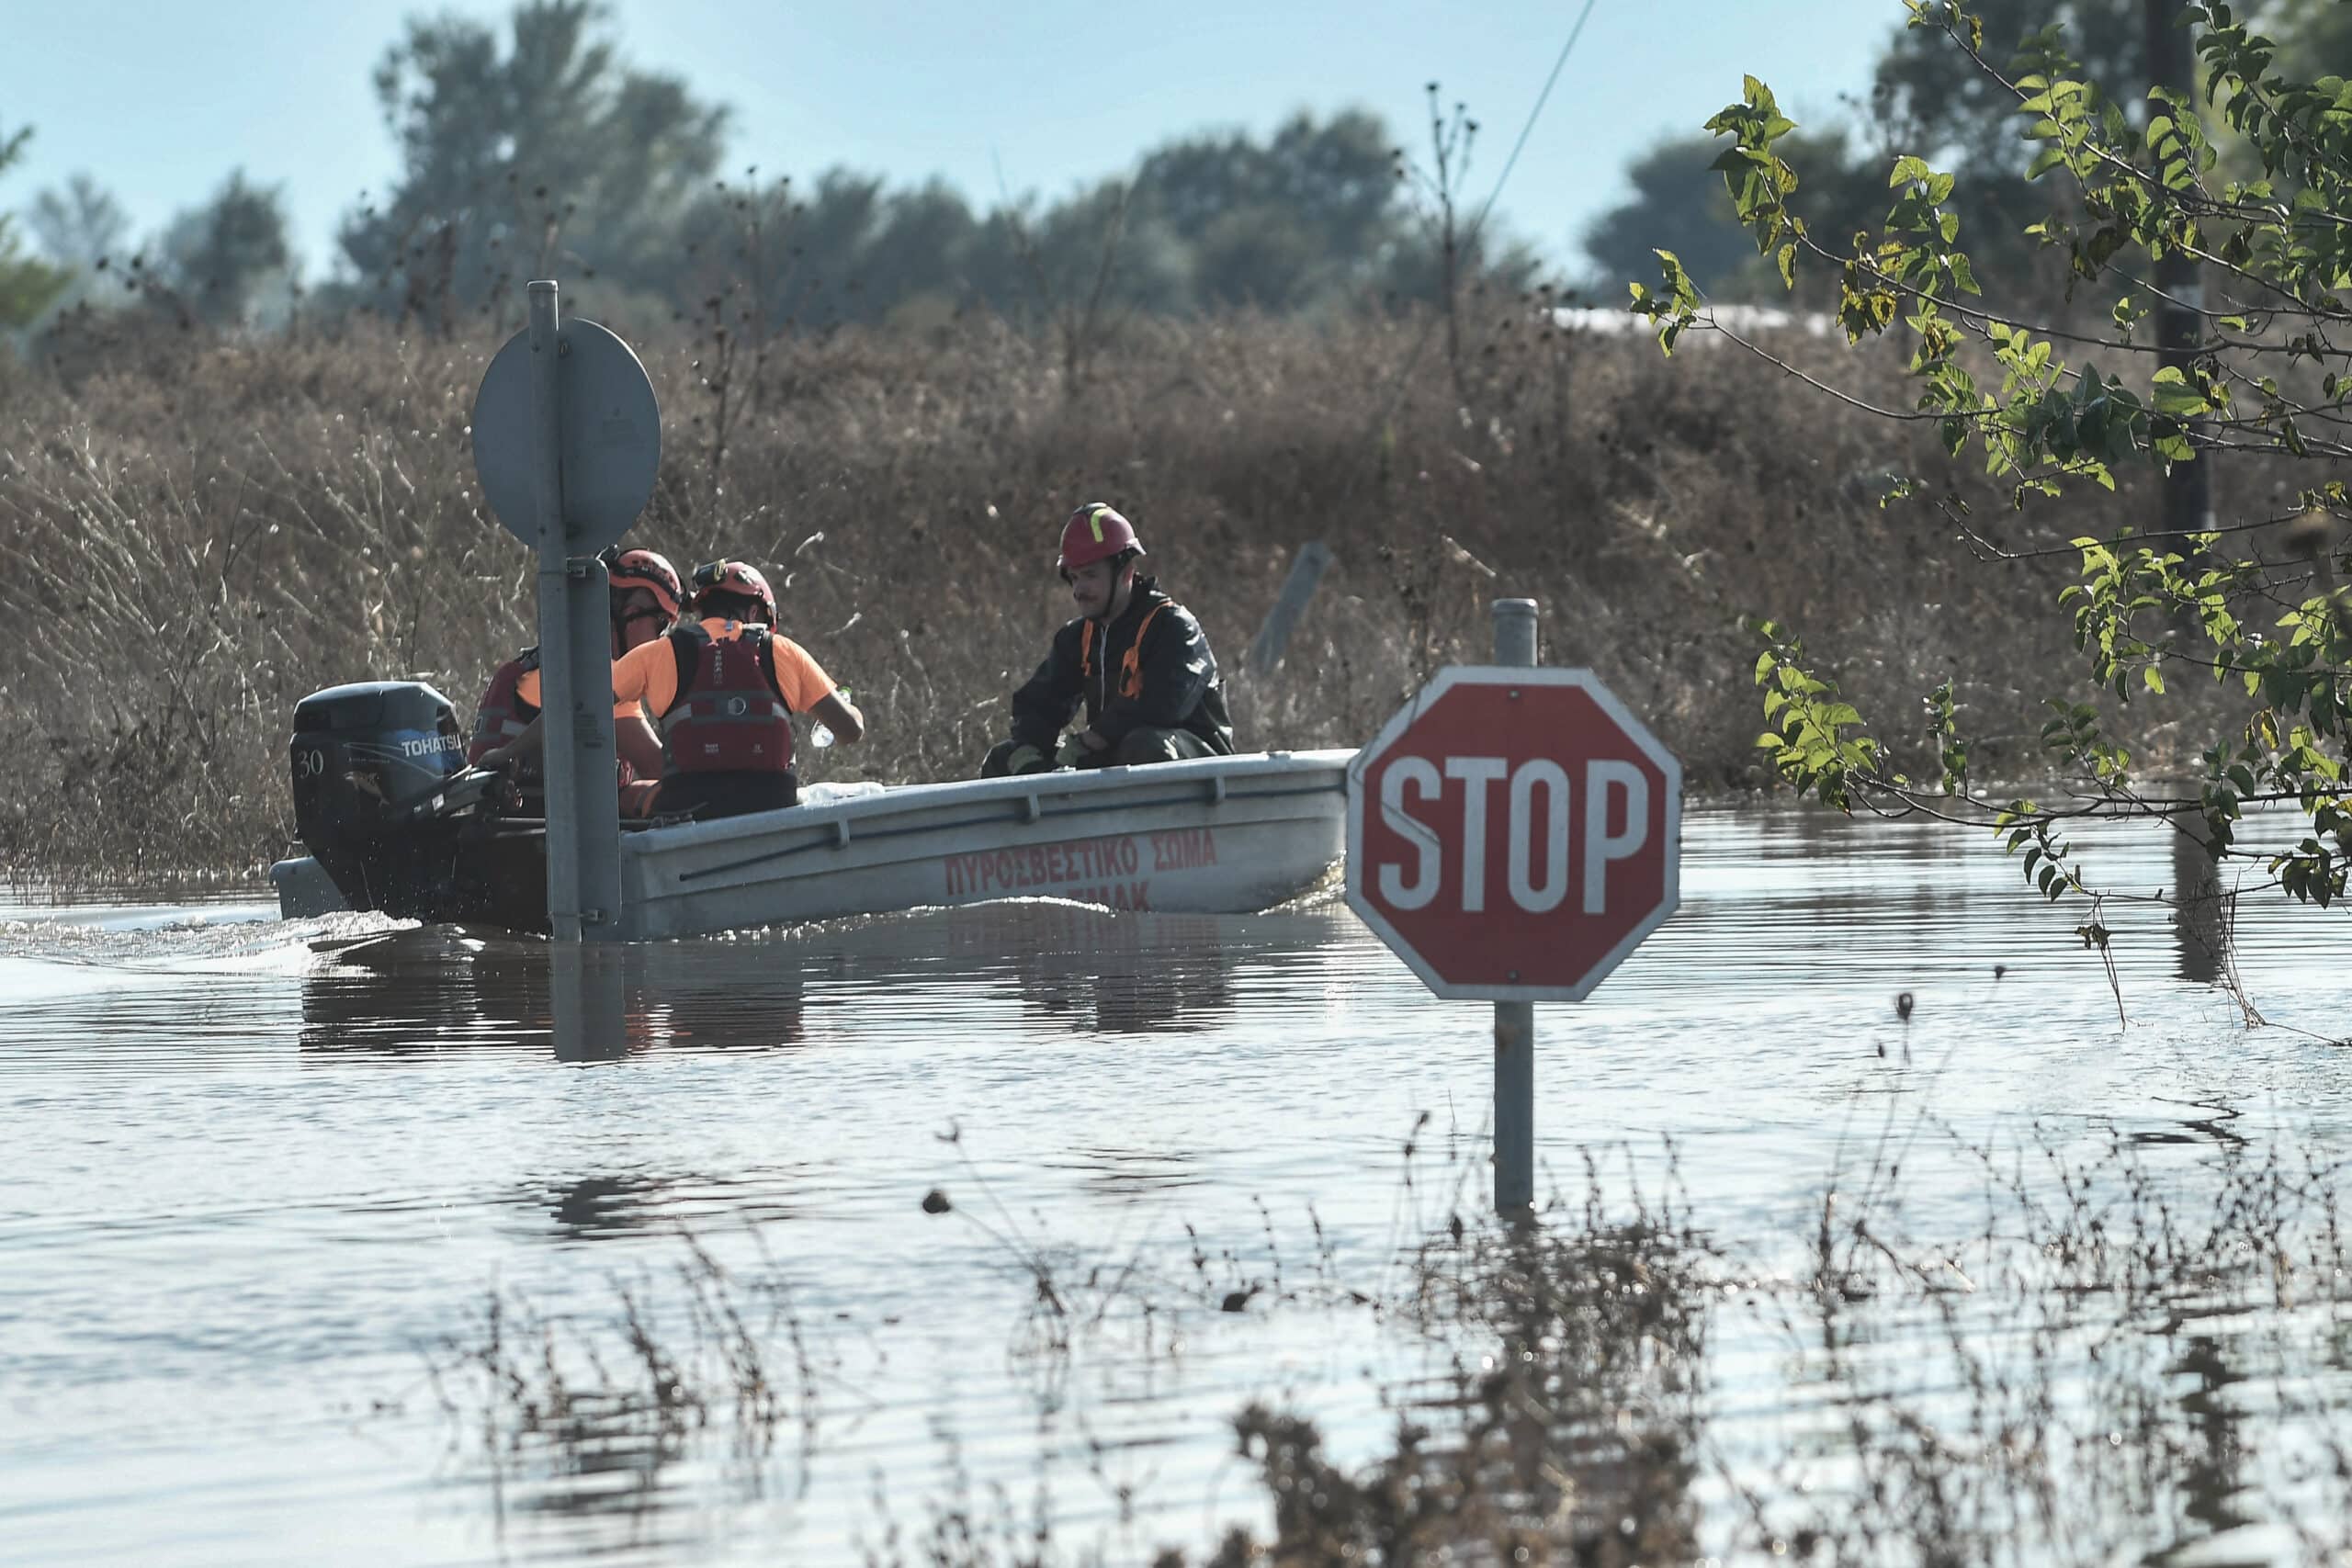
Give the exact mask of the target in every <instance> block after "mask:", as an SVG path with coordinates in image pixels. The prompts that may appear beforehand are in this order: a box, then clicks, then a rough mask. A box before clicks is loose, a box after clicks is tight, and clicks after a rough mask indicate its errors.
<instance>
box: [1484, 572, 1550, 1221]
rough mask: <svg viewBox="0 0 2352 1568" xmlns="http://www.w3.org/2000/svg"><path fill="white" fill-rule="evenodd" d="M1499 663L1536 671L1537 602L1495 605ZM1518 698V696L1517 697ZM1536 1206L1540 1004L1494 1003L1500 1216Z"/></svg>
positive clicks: (1502, 601) (1497, 1200)
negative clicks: (1537, 1018) (1537, 1007)
mask: <svg viewBox="0 0 2352 1568" xmlns="http://www.w3.org/2000/svg"><path fill="white" fill-rule="evenodd" d="M1494 617H1495V662H1496V663H1498V664H1509V665H1524V666H1528V667H1531V668H1532V666H1534V665H1535V664H1537V663H1539V662H1540V660H1539V659H1538V658H1537V654H1536V642H1535V601H1534V600H1532V599H1498V600H1496V601H1495V603H1494ZM1514 695H1516V693H1514ZM1534 1207H1535V1004H1534V1003H1533V1002H1497V1003H1496V1004H1495V1212H1496V1213H1498V1214H1509V1215H1524V1214H1529V1213H1532V1212H1533V1211H1534Z"/></svg>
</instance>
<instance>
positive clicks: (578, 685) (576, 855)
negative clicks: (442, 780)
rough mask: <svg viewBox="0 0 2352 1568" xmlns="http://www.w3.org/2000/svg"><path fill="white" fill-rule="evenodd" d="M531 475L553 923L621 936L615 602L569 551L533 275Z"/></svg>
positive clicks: (545, 315) (545, 313) (544, 310)
mask: <svg viewBox="0 0 2352 1568" xmlns="http://www.w3.org/2000/svg"><path fill="white" fill-rule="evenodd" d="M530 299H531V324H530V335H531V479H532V486H531V488H532V491H533V511H534V514H535V516H536V518H537V523H538V551H539V570H538V589H539V685H540V696H541V698H542V701H541V704H540V708H539V712H540V714H541V723H542V726H543V728H544V731H545V739H546V742H547V746H546V752H545V780H546V789H547V813H548V829H547V840H548V935H549V936H551V937H552V938H553V939H554V940H555V941H557V942H611V941H615V940H617V939H618V937H619V935H620V927H619V922H618V915H619V912H620V903H621V868H620V852H619V844H620V830H621V829H620V797H619V795H618V792H617V789H616V784H615V780H614V763H613V756H614V752H613V744H614V742H613V702H612V675H611V663H612V633H611V631H610V629H609V627H610V622H611V618H612V617H611V611H610V609H609V607H608V606H607V604H606V602H605V601H606V574H605V566H604V563H603V562H602V561H600V560H597V559H596V558H595V557H594V552H593V550H592V551H590V552H588V553H586V554H584V555H582V556H578V557H575V556H573V555H572V553H571V547H572V543H573V535H574V533H575V531H576V530H575V529H574V528H573V526H572V525H571V523H570V521H569V520H568V519H567V516H566V513H565V510H564V504H563V395H562V378H561V372H560V366H559V365H558V363H557V360H558V355H560V354H561V353H562V351H563V343H562V339H561V336H560V333H559V331H558V328H559V326H560V319H559V316H558V311H557V302H556V286H555V282H554V280H553V279H551V278H542V279H537V280H534V281H533V282H532V284H531V285H530Z"/></svg>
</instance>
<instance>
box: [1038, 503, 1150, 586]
mask: <svg viewBox="0 0 2352 1568" xmlns="http://www.w3.org/2000/svg"><path fill="white" fill-rule="evenodd" d="M1141 554H1143V541H1142V540H1140V539H1138V538H1136V525H1134V524H1132V523H1130V522H1128V521H1127V520H1126V519H1125V518H1124V517H1122V516H1120V515H1119V514H1118V513H1116V512H1114V511H1113V510H1112V509H1111V508H1110V507H1109V506H1107V505H1105V504H1104V503H1103V502H1099V501H1090V502H1087V503H1086V504H1085V505H1084V506H1081V507H1080V508H1079V509H1078V510H1077V511H1075V512H1073V513H1070V514H1069V522H1067V523H1065V524H1063V525H1062V553H1061V555H1060V557H1059V558H1057V559H1056V560H1055V562H1054V570H1056V571H1058V572H1060V573H1061V574H1062V575H1063V576H1065V577H1067V576H1069V574H1070V573H1071V572H1072V571H1074V570H1077V569H1078V568H1080V567H1081V566H1092V565H1093V564H1094V563H1095V562H1096V561H1099V560H1110V559H1112V558H1114V557H1117V556H1121V555H1138V556H1139V555H1141Z"/></svg>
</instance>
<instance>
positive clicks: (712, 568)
mask: <svg viewBox="0 0 2352 1568" xmlns="http://www.w3.org/2000/svg"><path fill="white" fill-rule="evenodd" d="M713 593H741V594H742V595H743V596H744V597H746V598H750V599H757V600H758V601H759V602H760V608H761V609H763V610H764V611H765V612H766V616H765V619H766V622H767V624H768V625H769V626H774V625H775V593H773V592H770V591H769V588H768V580H767V579H766V578H764V577H762V576H761V575H760V571H759V569H758V568H757V567H754V566H747V565H745V564H744V563H743V562H741V561H739V560H713V561H705V562H703V564H702V565H700V566H698V567H696V568H695V609H697V610H699V609H701V608H702V602H703V601H704V600H705V599H706V598H707V597H709V596H710V595H711V594H713Z"/></svg>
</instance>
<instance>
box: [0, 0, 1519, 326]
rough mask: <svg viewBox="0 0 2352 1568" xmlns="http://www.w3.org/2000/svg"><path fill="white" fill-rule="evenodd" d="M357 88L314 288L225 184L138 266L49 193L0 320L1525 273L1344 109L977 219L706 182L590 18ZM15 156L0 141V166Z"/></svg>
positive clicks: (448, 23)
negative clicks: (346, 161)
mask: <svg viewBox="0 0 2352 1568" xmlns="http://www.w3.org/2000/svg"><path fill="white" fill-rule="evenodd" d="M373 85H374V91H375V96H376V100H377V103H378V106H379V109H380V111H381V113H382V116H383V119H384V123H385V127H386V129H387V130H388V131H389V133H390V137H391V139H392V141H393V143H394V145H395V146H396V148H397V149H398V157H399V172H398V175H397V176H396V177H395V178H394V179H393V181H392V182H391V183H390V187H389V189H388V190H387V191H386V192H385V193H384V194H383V195H382V196H381V197H380V198H379V199H378V200H375V201H372V202H365V203H363V204H362V205H359V206H357V207H356V208H355V209H353V210H351V211H350V212H348V213H347V214H346V215H345V218H344V220H343V221H342V222H341V224H340V226H339V228H338V231H337V233H336V236H335V255H334V260H333V265H332V266H331V269H330V271H329V274H328V276H327V277H326V278H325V279H324V280H322V281H317V282H314V283H312V284H311V286H309V287H308V288H304V287H303V286H302V282H301V279H300V277H299V276H298V274H297V271H296V267H295V263H294V254H293V247H292V244H291V243H290V239H289V233H288V217H287V211H286V205H285V199H284V192H283V191H282V190H281V189H279V188H277V187H272V186H261V185H256V184H254V182H252V181H250V180H249V179H247V178H246V176H245V175H243V173H242V172H239V173H236V174H232V175H230V176H229V178H228V179H227V180H226V181H225V182H224V183H223V184H222V185H221V186H220V188H219V189H218V190H216V191H215V192H214V193H213V194H212V195H211V197H209V199H207V200H206V201H204V202H203V203H201V204H199V205H198V206H197V207H196V208H194V209H190V210H188V211H187V212H186V213H184V214H182V215H181V216H179V217H178V218H177V219H175V220H174V221H173V222H172V223H171V224H170V225H169V226H168V227H167V228H166V230H165V231H164V232H163V233H161V234H160V235H157V236H154V237H153V238H152V239H151V240H150V241H148V242H147V243H141V244H137V245H134V244H133V242H132V236H131V233H130V227H131V226H130V221H129V220H128V218H127V216H126V214H125V213H124V211H123V209H122V208H121V206H120V204H119V202H117V201H116V200H115V199H114V198H113V197H112V196H111V195H110V194H109V193H107V191H106V190H104V189H103V188H102V187H100V186H98V185H97V184H96V182H94V181H92V180H91V179H89V178H88V177H87V176H76V177H75V178H74V180H72V181H71V182H69V183H68V184H67V185H66V186H64V187H63V188H62V189H51V190H45V191H42V192H40V194H39V195H38V197H36V198H35V199H34V200H33V202H32V204H31V206H30V208H29V209H28V210H27V211H26V212H25V214H24V218H23V220H24V222H25V224H26V226H27V228H28V230H29V232H30V236H31V239H32V240H33V241H34V242H35V245H36V247H37V251H35V252H28V251H27V249H26V248H25V247H24V246H23V245H22V244H21V243H19V242H18V240H17V237H16V236H15V235H14V234H13V233H12V232H11V231H10V230H9V228H8V227H7V226H6V223H5V220H0V324H6V325H18V326H21V325H24V324H26V323H28V322H34V321H41V320H45V319H53V318H54V317H55V316H56V315H57V313H58V312H59V311H60V310H66V309H71V308H74V307H76V306H81V305H88V306H90V307H92V308H94V309H95V308H105V307H107V306H119V305H124V304H130V303H143V304H145V305H147V306H149V307H152V308H154V309H157V310H164V311H166V312H169V313H174V314H177V315H178V316H180V317H181V318H182V319H183V321H203V322H207V323H212V324H223V325H227V324H252V323H266V322H269V321H276V320H279V319H282V318H283V317H285V316H286V315H287V314H288V312H290V311H291V310H295V309H297V308H300V309H301V310H306V311H309V312H311V313H312V314H313V315H315V316H322V317H332V316H335V315H340V314H343V313H345V312H348V311H354V310H368V311H372V312H376V313H379V314H384V315H389V316H394V317H398V318H401V319H403V320H407V321H414V322H419V323H422V324H423V325H424V327H426V328H427V329H428V330H431V329H435V328H447V327H450V326H453V325H454V324H455V323H456V322H457V321H458V320H459V319H460V318H462V317H464V316H466V315H467V314H468V313H469V312H475V311H481V310H492V311H495V310H502V309H509V308H511V302H512V300H513V299H514V296H515V287H516V285H517V284H518V283H519V281H520V280H522V279H523V278H525V277H526V276H563V277H565V278H566V279H567V280H571V281H574V282H576V283H578V284H580V285H582V286H583V288H585V289H586V290H587V295H586V297H588V298H593V299H595V300H597V301H599V302H600V303H601V304H602V306H603V308H604V309H605V310H614V309H616V307H618V308H620V309H623V310H628V311H629V312H630V313H632V314H634V315H636V316H638V317H639V319H642V317H643V316H644V315H645V314H648V313H650V312H652V311H655V310H660V311H662V312H665V313H668V314H672V315H679V316H685V315H692V314H695V313H698V312H700V311H702V310H704V309H705V308H706V307H707V306H708V305H709V304H710V302H712V301H713V300H714V299H720V298H724V299H726V300H727V301H728V308H729V309H730V310H734V311H738V312H741V313H742V314H745V315H755V316H756V317H758V318H759V319H761V320H763V321H765V322H767V323H769V324H770V325H771V327H772V328H777V329H781V328H783V327H786V326H787V325H789V324H796V323H797V324H806V325H809V326H818V325H823V324H835V323H842V322H859V323H865V324H883V323H899V324H914V325H922V324H927V323H931V322H934V321H938V320H941V319H943V318H944V317H946V316H949V315H952V314H953V313H955V312H957V311H960V310H970V309H976V308H978V309H987V310H995V311H998V312H1000V313H1003V314H1008V315H1012V314H1021V313H1027V312H1045V313H1048V314H1050V313H1052V312H1053V311H1055V310H1060V309H1064V308H1067V307H1068V306H1069V305H1070V303H1071V302H1073V301H1084V302H1088V303H1091V304H1092V305H1093V306H1094V307H1095V308H1097V309H1107V310H1126V311H1134V310H1141V311H1148V312H1154V313H1165V314H1182V313H1187V312H1197V311H1208V310H1221V309H1230V308H1252V309H1257V310H1265V311H1269V312H1274V313H1282V314H1289V313H1295V312H1302V311H1315V310H1329V309H1334V308H1340V307H1343V306H1346V305H1348V304H1350V303H1352V302H1356V301H1360V300H1363V299H1396V298H1418V299H1429V298H1432V297H1433V296H1434V294H1435V292H1436V291H1437V290H1438V289H1439V288H1442V287H1443V285H1444V283H1445V281H1446V279H1447V278H1448V277H1449V276H1452V277H1453V278H1454V279H1456V280H1459V279H1461V278H1464V277H1483V278H1487V279H1490V280H1495V281H1498V282H1499V283H1501V284H1502V285H1504V286H1507V287H1510V288H1522V287H1525V286H1526V285H1527V284H1528V283H1530V282H1531V281H1532V279H1533V277H1534V275H1535V273H1536V271H1537V261H1536V258H1535V255H1534V254H1533V252H1532V250H1531V249H1530V248H1529V247H1528V246H1527V245H1526V244H1525V243H1523V242H1521V241H1518V240H1515V239H1511V238H1510V237H1507V236H1503V235H1500V234H1498V233H1495V232H1492V231H1489V232H1487V233H1473V232H1469V231H1467V230H1466V228H1464V227H1462V226H1459V225H1449V222H1448V217H1449V215H1450V214H1451V212H1452V209H1453V202H1452V199H1451V198H1452V197H1453V191H1452V190H1451V189H1441V188H1439V182H1438V181H1437V180H1436V179H1435V177H1434V176H1433V175H1432V173H1431V172H1430V164H1431V160H1430V159H1429V158H1426V157H1417V156H1415V155H1413V154H1411V153H1409V152H1408V151H1407V150H1406V149H1405V148H1404V147H1403V146H1401V145H1400V144H1399V142H1398V141H1397V138H1396V137H1395V136H1394V135H1393V134H1392V132H1391V130H1390V129H1389V128H1388V127H1387V126H1386V125H1385V124H1384V123H1383V122H1382V120H1381V119H1380V118H1378V117H1376V116H1374V115H1372V114H1369V113H1365V112H1363V111H1360V110H1343V111H1341V112H1339V113H1336V114H1333V115H1330V116H1329V117H1328V118H1317V117H1316V116H1314V115H1312V114H1306V113H1301V114H1299V115H1297V116H1295V117H1294V118H1292V119H1291V120H1290V121H1289V122H1288V123H1286V124H1284V125H1283V126H1282V127H1281V128H1280V129H1278V130H1275V131H1274V132H1273V133H1272V134H1271V135H1270V136H1266V137H1262V138H1261V137H1256V136H1251V135H1249V134H1244V133H1241V132H1203V133H1198V134H1193V135H1188V136H1184V137H1181V138H1178V139H1176V140H1173V141H1168V142H1165V143H1163V144H1161V145H1160V146H1159V147H1158V148H1156V149H1154V150H1153V151H1151V152H1149V153H1148V154H1147V155H1146V156H1145V157H1144V158H1143V159H1142V161H1141V163H1140V164H1139V165H1137V166H1136V168H1135V169H1134V170H1133V171H1132V172H1130V173H1129V174H1127V175H1122V176H1120V177H1117V178H1111V179H1104V180H1102V181H1100V182H1097V183H1096V184H1094V185H1093V186H1090V187H1087V188H1083V189H1080V190H1078V191H1076V192H1074V193H1072V194H1070V195H1069V196H1068V197H1064V198H1062V199H1059V200H1056V201H1040V200H1039V199H1037V198H1035V197H1009V198H1007V199H1005V200H1003V201H1001V203H1000V204H998V205H997V206H995V207H994V208H992V209H986V210H976V209H974V207H973V206H972V205H971V204H970V203H969V202H967V200H966V199H965V197H963V196H962V195H961V194H960V193H958V192H957V191H956V190H955V189H954V188H952V187H951V186H947V185H945V184H944V183H943V182H939V181H933V182H930V183H927V184H923V185H920V186H913V187H910V188H892V187H891V186H888V185H887V184H886V183H885V182H884V181H883V180H881V179H879V178H876V177H875V176H872V175H865V174H862V173H858V172H855V171H853V170H850V169H846V168H835V169H831V170H829V171H826V172H823V173H821V174H820V175H816V176H815V177H814V178H811V179H795V178H791V177H788V176H784V175H772V174H770V173H768V172H766V171H765V170H764V169H763V168H761V167H757V166H749V165H740V164H732V163H731V162H730V155H729V149H730V139H731V133H732V130H733V125H732V119H731V116H730V113H729V110H728V109H727V108H726V107H724V106H722V105H718V104H716V103H713V102H710V101H707V100H706V99H705V98H703V97H701V96H698V95H697V94H696V93H695V91H694V90H693V88H692V87H691V86H690V85H688V84H687V83H685V82H684V81H682V80H680V79H679V78H677V77H676V76H673V75H670V74H666V73H659V72H650V71H645V70H640V69H639V68H637V67H635V66H633V65H631V64H629V63H628V62H627V61H626V60H625V58H624V57H623V56H622V54H621V51H620V49H619V46H618V43H617V40H616V38H615V36H614V31H613V26H612V18H611V17H610V15H609V13H608V11H607V10H606V8H605V6H603V5H602V4H600V3H599V0H525V3H524V4H522V5H520V6H517V7H516V9H515V11H514V12H513V14H512V15H511V17H509V18H508V19H507V21H506V23H505V25H504V26H503V28H499V27H493V26H492V25H489V24H486V23H483V22H481V21H478V20H474V19H469V18H464V17H446V16H445V17H416V18H413V19H412V20H411V21H410V22H409V23H408V24H407V25H406V27H405V28H404V30H403V32H402V33H401V37H400V38H399V39H397V40H396V41H395V42H394V43H392V44H391V45H390V48H388V49H387V51H385V53H384V55H383V57H382V59H381V60H380V62H379V64H378V66H377V68H376V71H375V73H374V84H373ZM1431 101H1432V109H1433V114H1434V110H1435V108H1436V105H1437V99H1436V89H1435V86H1434V85H1432V87H1431ZM1464 123H1466V122H1464V118H1463V117H1462V116H1461V115H1460V114H1459V113H1457V114H1456V115H1455V117H1454V121H1453V126H1452V129H1453V130H1455V131H1456V132H1457V133H1459V132H1460V130H1461V128H1462V125H1463V124H1464ZM1448 129H1449V127H1448V126H1447V124H1445V123H1444V122H1442V121H1441V122H1439V123H1437V124H1436V125H1434V126H1433V130H1436V131H1438V132H1440V133H1443V132H1444V131H1445V130H1448ZM24 134H25V132H24V131H23V130H17V132H16V133H15V139H14V140H6V139H0V168H5V164H6V159H7V158H8V157H9V156H10V155H11V154H13V153H14V152H16V151H17V150H18V149H19V148H20V147H21V145H22V138H23V136H24ZM0 138H5V132H0ZM1458 173H1459V171H1458V170H1456V171H1455V174H1456V175H1458ZM1449 261H1450V262H1451V265H1450V266H1449Z"/></svg>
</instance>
